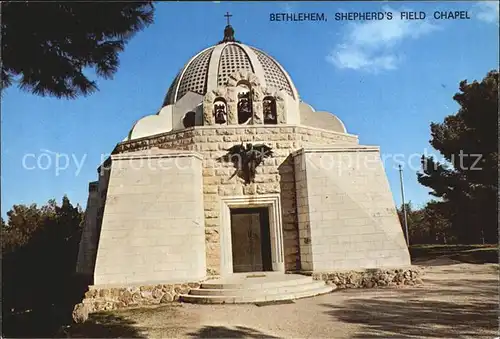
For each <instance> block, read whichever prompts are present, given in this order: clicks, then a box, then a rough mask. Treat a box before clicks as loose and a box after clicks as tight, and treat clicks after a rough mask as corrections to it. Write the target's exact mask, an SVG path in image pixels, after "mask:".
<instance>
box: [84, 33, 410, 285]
mask: <svg viewBox="0 0 500 339" xmlns="http://www.w3.org/2000/svg"><path fill="white" fill-rule="evenodd" d="M325 94H326V93H325ZM409 265H410V257H409V254H408V249H407V245H406V242H405V239H404V236H403V232H402V229H401V225H400V223H399V219H398V216H397V213H396V209H395V204H394V201H393V196H392V193H391V190H390V187H389V184H388V180H387V177H386V174H385V172H384V168H383V164H382V161H381V159H380V152H379V148H378V147H376V146H366V145H360V144H359V143H358V137H357V136H356V135H353V134H350V133H348V131H347V129H346V127H345V126H344V124H343V123H342V121H341V120H340V118H339V117H337V116H336V115H334V114H332V113H330V112H325V111H318V110H315V109H314V108H313V107H312V106H311V105H309V104H308V103H306V102H304V101H302V100H301V99H300V96H299V92H298V90H297V88H296V87H295V86H294V83H293V81H292V78H291V77H290V75H289V74H288V73H287V72H286V70H285V69H284V68H283V67H282V66H281V65H280V64H279V63H278V61H276V60H275V59H274V58H272V57H271V56H270V55H269V54H267V53H266V52H264V51H262V50H260V49H258V48H255V47H252V46H248V45H246V44H244V43H241V42H239V41H237V40H236V39H235V35H234V29H233V28H232V27H231V25H229V24H228V25H227V26H226V27H225V30H224V37H223V39H222V40H221V41H219V42H218V43H216V44H215V45H214V46H211V47H208V48H206V49H204V50H202V51H200V52H199V53H197V54H196V55H195V56H193V57H192V58H191V59H190V60H189V61H188V62H187V63H186V64H185V66H184V67H183V68H182V69H181V71H180V72H179V73H178V74H177V76H176V77H175V79H174V80H173V82H172V85H171V86H170V88H169V89H168V92H167V93H166V96H165V99H164V101H163V104H162V106H161V109H160V110H159V111H158V112H157V113H156V114H153V115H149V116H146V117H143V118H141V119H139V120H138V121H137V122H136V123H135V125H134V126H133V127H132V128H131V130H130V132H129V133H128V134H127V136H126V137H125V139H124V140H123V141H121V142H119V143H118V144H117V146H116V148H115V149H114V151H113V152H112V155H111V157H110V158H109V159H108V160H107V161H106V162H105V163H103V164H102V165H101V166H100V167H99V169H98V180H97V181H95V182H91V183H90V184H89V197H88V203H87V210H86V215H85V226H84V230H83V234H82V239H81V243H80V251H79V255H78V265H77V272H79V273H82V274H86V275H89V276H91V277H92V280H93V284H94V285H96V286H98V285H109V284H114V285H128V284H141V283H146V282H148V283H149V282H169V281H174V282H184V281H201V280H204V279H206V278H207V277H209V276H213V275H218V276H222V277H224V276H230V275H233V274H235V273H239V272H276V273H280V272H281V273H283V274H285V273H286V272H328V271H336V270H347V269H365V268H383V267H398V266H409Z"/></svg>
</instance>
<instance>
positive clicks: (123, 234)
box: [94, 149, 206, 285]
mask: <svg viewBox="0 0 500 339" xmlns="http://www.w3.org/2000/svg"><path fill="white" fill-rule="evenodd" d="M109 171H110V173H109V183H108V186H107V192H106V202H105V208H104V211H103V217H102V226H101V232H100V239H99V246H98V251H97V259H96V265H95V272H94V284H95V285H103V284H122V285H129V284H136V283H141V282H146V281H172V280H176V281H198V280H200V279H202V278H204V277H205V275H206V261H205V221H204V215H203V195H202V194H200V192H201V191H202V190H203V179H202V160H201V155H199V154H197V153H195V152H185V151H180V152H179V151H172V150H159V149H153V150H150V151H148V152H140V151H139V152H134V153H126V154H116V155H112V157H111V167H110V169H109ZM187 240H188V241H187Z"/></svg>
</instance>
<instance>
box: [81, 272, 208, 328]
mask: <svg viewBox="0 0 500 339" xmlns="http://www.w3.org/2000/svg"><path fill="white" fill-rule="evenodd" d="M200 285H201V282H189V283H174V284H156V285H142V286H139V285H135V286H127V287H90V289H89V290H88V291H87V292H86V293H85V297H84V299H83V301H82V302H81V303H79V304H77V305H75V307H74V309H73V320H74V321H75V322H77V323H79V322H80V323H81V322H84V321H86V320H87V318H88V315H89V314H90V313H94V312H100V311H111V310H117V309H123V308H129V307H142V306H150V305H158V304H167V303H171V302H174V301H178V300H179V295H181V294H188V293H189V291H191V289H193V288H199V287H200Z"/></svg>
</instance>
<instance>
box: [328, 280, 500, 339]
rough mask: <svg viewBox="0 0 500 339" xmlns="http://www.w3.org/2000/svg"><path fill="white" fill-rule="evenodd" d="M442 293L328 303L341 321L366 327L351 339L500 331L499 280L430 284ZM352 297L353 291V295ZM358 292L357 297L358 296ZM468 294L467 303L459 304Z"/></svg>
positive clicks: (404, 292)
mask: <svg viewBox="0 0 500 339" xmlns="http://www.w3.org/2000/svg"><path fill="white" fill-rule="evenodd" d="M425 283H426V284H432V285H435V286H436V290H435V291H434V290H431V291H429V290H426V291H425V292H424V293H425V298H422V292H421V289H419V288H407V289H401V290H398V291H397V293H394V291H391V290H386V289H380V290H378V291H377V293H378V294H377V297H376V298H373V297H372V298H362V297H360V298H356V297H355V295H360V293H359V291H354V290H353V291H352V292H353V294H352V298H349V299H346V301H345V302H344V303H342V304H341V305H332V304H324V305H323V306H325V307H326V308H328V310H327V311H326V312H327V313H328V314H329V315H331V316H333V317H335V319H337V320H339V321H343V322H346V323H351V324H357V325H361V330H360V331H358V332H357V333H356V334H355V335H354V336H352V337H351V338H381V337H384V338H415V337H433V338H435V337H443V338H453V337H457V335H459V336H460V337H477V335H478V333H484V335H485V336H486V337H491V336H492V335H494V334H495V333H496V331H497V328H498V312H497V311H498V304H497V303H496V302H495V301H497V300H498V280H495V279H487V280H459V281H452V280H451V281H450V280H448V281H446V280H445V281H442V280H427V281H425ZM349 292H351V291H349ZM354 292H357V294H356V293H354ZM454 295H461V296H463V295H467V300H466V302H460V303H458V302H453V301H452V300H453V299H452V298H453V296H454Z"/></svg>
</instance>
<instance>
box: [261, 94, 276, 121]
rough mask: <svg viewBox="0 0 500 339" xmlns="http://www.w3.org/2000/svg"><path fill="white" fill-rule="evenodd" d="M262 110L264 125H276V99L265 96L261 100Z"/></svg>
mask: <svg viewBox="0 0 500 339" xmlns="http://www.w3.org/2000/svg"><path fill="white" fill-rule="evenodd" d="M262 110H263V113H264V124H267V125H276V124H277V123H278V117H277V115H276V99H275V98H274V97H271V96H267V97H265V98H264V100H262Z"/></svg>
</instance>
